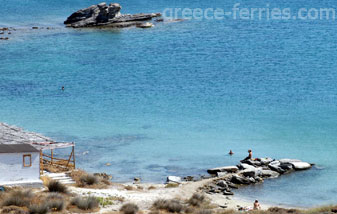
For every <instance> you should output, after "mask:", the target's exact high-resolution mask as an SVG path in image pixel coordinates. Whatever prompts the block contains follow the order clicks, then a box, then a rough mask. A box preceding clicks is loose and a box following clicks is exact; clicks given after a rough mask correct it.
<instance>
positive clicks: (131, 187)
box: [124, 185, 134, 191]
mask: <svg viewBox="0 0 337 214" xmlns="http://www.w3.org/2000/svg"><path fill="white" fill-rule="evenodd" d="M124 189H126V190H128V191H131V190H134V188H133V186H130V185H128V186H125V187H124Z"/></svg>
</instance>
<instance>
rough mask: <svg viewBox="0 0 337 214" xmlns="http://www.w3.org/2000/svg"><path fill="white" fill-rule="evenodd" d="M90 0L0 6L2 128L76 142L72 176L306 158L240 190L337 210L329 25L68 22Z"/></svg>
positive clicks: (137, 9) (305, 4) (293, 4)
mask: <svg viewBox="0 0 337 214" xmlns="http://www.w3.org/2000/svg"><path fill="white" fill-rule="evenodd" d="M97 3H100V1H98V0H71V1H70V0H57V1H43V0H0V11H1V14H0V26H1V27H14V28H15V29H16V31H12V34H11V35H8V36H9V37H10V39H9V40H6V41H3V40H0V103H1V105H0V106H1V107H0V121H1V122H5V123H8V124H11V125H16V126H19V127H23V128H24V129H25V130H28V131H33V132H38V133H42V134H44V135H46V136H49V137H51V138H53V139H55V140H57V141H69V142H75V143H76V165H77V167H78V168H81V169H84V170H87V171H89V172H106V173H108V174H111V175H112V176H113V178H112V180H113V181H115V182H132V180H133V178H134V177H140V178H141V179H142V181H143V182H156V183H162V182H164V181H165V179H166V177H167V176H168V175H176V176H182V177H183V176H188V175H193V176H200V175H206V174H207V172H206V170H207V169H208V168H212V167H219V166H226V165H235V164H237V163H238V162H239V160H241V159H243V158H244V157H246V156H247V154H248V153H247V150H248V149H252V150H253V156H254V157H272V158H276V159H277V158H296V159H301V160H303V161H307V162H310V163H315V166H314V167H313V168H312V169H311V170H308V171H303V172H296V173H293V174H290V175H285V176H282V177H280V178H278V179H272V180H266V181H265V182H264V183H263V184H259V185H253V186H249V187H245V188H241V189H239V190H236V191H235V194H236V195H237V196H238V197H241V198H244V199H247V200H251V201H253V200H255V199H259V201H260V202H261V204H262V205H263V203H271V204H276V205H284V206H296V207H313V206H318V205H325V204H331V203H336V202H337V179H336V177H337V60H336V59H337V58H336V54H337V37H336V35H337V27H336V26H337V21H335V20H334V19H329V20H326V19H315V20H313V19H295V18H294V19H291V20H283V19H281V20H280V19H267V18H262V19H257V18H255V19H247V16H245V17H243V18H239V17H235V18H234V17H233V16H232V17H231V16H225V17H224V19H221V20H219V19H212V18H207V19H189V20H186V21H182V22H163V23H155V27H153V28H150V29H139V28H128V29H71V28H66V27H65V26H64V25H63V21H64V20H65V19H66V18H67V17H68V16H69V15H70V14H71V13H73V12H75V11H77V10H78V9H81V8H86V7H88V6H90V5H93V4H97ZM107 3H110V2H107ZM118 3H120V4H121V5H122V13H141V12H163V11H164V10H165V9H167V8H171V9H176V8H190V9H197V8H200V9H201V10H202V11H203V10H205V9H207V8H213V9H215V8H222V9H223V10H225V11H234V9H233V8H234V5H235V4H236V5H237V6H236V8H239V9H242V8H248V9H250V8H267V9H268V8H281V9H283V8H289V9H291V10H292V11H297V10H299V9H300V8H308V9H310V8H316V9H315V10H316V11H318V10H319V8H337V3H336V1H333V0H322V1H317V0H305V1H304V0H296V1H292V0H273V1H261V0H249V1H244V0H238V1H235V0H226V1H223V0H195V1H191V0H179V1H178V0H170V1H169V0H143V1H137V0H123V1H120V2H118ZM238 4H239V5H238ZM239 9H238V10H237V13H238V14H239ZM235 10H236V9H235ZM315 10H311V12H312V14H311V18H312V17H314V18H315V15H317V13H315ZM241 15H242V14H241ZM243 15H244V14H243ZM178 16H179V14H178ZM178 18H181V17H178ZM34 26H38V27H39V29H32V27H34ZM47 27H49V28H50V29H47ZM0 36H1V35H0ZM62 86H64V90H61V88H62ZM229 150H233V152H234V153H235V154H234V155H233V156H229V155H228V152H229ZM61 153H62V152H61Z"/></svg>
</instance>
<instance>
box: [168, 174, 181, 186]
mask: <svg viewBox="0 0 337 214" xmlns="http://www.w3.org/2000/svg"><path fill="white" fill-rule="evenodd" d="M181 181H182V180H181V177H178V176H168V177H167V179H166V182H167V183H177V184H180V183H181Z"/></svg>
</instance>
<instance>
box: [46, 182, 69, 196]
mask: <svg viewBox="0 0 337 214" xmlns="http://www.w3.org/2000/svg"><path fill="white" fill-rule="evenodd" d="M47 187H48V190H49V192H59V193H67V187H66V186H65V185H64V184H61V183H60V182H59V181H55V180H52V181H50V182H49V183H48V186H47Z"/></svg>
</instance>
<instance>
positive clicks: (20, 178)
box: [0, 144, 42, 186]
mask: <svg viewBox="0 0 337 214" xmlns="http://www.w3.org/2000/svg"><path fill="white" fill-rule="evenodd" d="M16 184H27V185H34V186H36V185H38V184H42V182H41V180H40V151H39V150H37V149H36V148H34V147H33V146H31V145H30V144H0V185H16Z"/></svg>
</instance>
